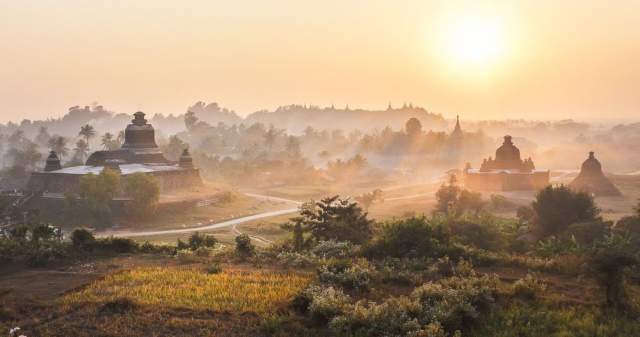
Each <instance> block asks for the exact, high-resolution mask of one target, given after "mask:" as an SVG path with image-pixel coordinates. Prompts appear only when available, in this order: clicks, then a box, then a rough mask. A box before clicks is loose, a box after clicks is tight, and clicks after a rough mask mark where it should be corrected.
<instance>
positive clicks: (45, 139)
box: [35, 126, 51, 147]
mask: <svg viewBox="0 0 640 337" xmlns="http://www.w3.org/2000/svg"><path fill="white" fill-rule="evenodd" d="M50 138H51V135H49V130H48V129H47V127H46V126H41V127H40V129H38V134H37V135H36V138H35V142H36V144H38V145H40V146H42V147H46V146H47V145H48V144H49V139H50Z"/></svg>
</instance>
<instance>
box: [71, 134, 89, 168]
mask: <svg viewBox="0 0 640 337" xmlns="http://www.w3.org/2000/svg"><path fill="white" fill-rule="evenodd" d="M88 155H89V144H87V142H85V140H84V139H78V141H77V142H76V147H75V149H73V157H72V158H71V161H72V162H73V163H74V164H79V165H82V163H84V160H85V159H86V158H87V156H88Z"/></svg>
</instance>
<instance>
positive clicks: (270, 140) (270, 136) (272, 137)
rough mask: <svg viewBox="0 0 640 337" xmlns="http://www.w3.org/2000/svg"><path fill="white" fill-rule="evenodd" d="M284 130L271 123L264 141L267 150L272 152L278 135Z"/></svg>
mask: <svg viewBox="0 0 640 337" xmlns="http://www.w3.org/2000/svg"><path fill="white" fill-rule="evenodd" d="M283 132H284V131H283V130H278V129H276V128H274V127H273V125H271V126H270V127H269V129H268V130H267V132H265V134H264V143H265V145H266V146H267V151H268V152H269V153H270V152H271V150H272V149H273V146H274V145H275V143H276V141H277V140H278V137H279V136H280V135H281V134H282V133H283Z"/></svg>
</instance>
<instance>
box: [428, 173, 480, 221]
mask: <svg viewBox="0 0 640 337" xmlns="http://www.w3.org/2000/svg"><path fill="white" fill-rule="evenodd" d="M436 200H437V203H436V208H435V209H434V213H439V214H447V215H453V216H458V215H461V214H464V213H466V212H473V213H474V214H476V215H477V214H478V213H479V212H480V211H481V210H482V208H483V207H484V206H485V202H484V201H483V200H482V194H480V193H478V192H472V191H469V190H466V189H463V188H461V187H460V186H458V182H457V178H456V176H455V175H454V174H452V175H450V176H449V182H448V183H447V184H443V185H442V186H440V188H439V189H438V191H437V192H436Z"/></svg>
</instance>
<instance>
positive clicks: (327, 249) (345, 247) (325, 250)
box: [311, 240, 353, 259]
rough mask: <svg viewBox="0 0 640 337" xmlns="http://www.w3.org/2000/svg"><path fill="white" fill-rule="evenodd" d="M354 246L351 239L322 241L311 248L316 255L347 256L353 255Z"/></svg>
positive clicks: (325, 256) (324, 256) (328, 256)
mask: <svg viewBox="0 0 640 337" xmlns="http://www.w3.org/2000/svg"><path fill="white" fill-rule="evenodd" d="M352 248H353V246H352V245H351V243H350V242H349V241H340V242H339V241H335V240H329V241H320V242H318V244H317V245H316V246H315V247H313V249H312V250H311V251H312V252H313V253H314V254H315V255H317V256H319V257H321V258H324V259H326V258H345V257H348V256H349V255H351V250H352Z"/></svg>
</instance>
